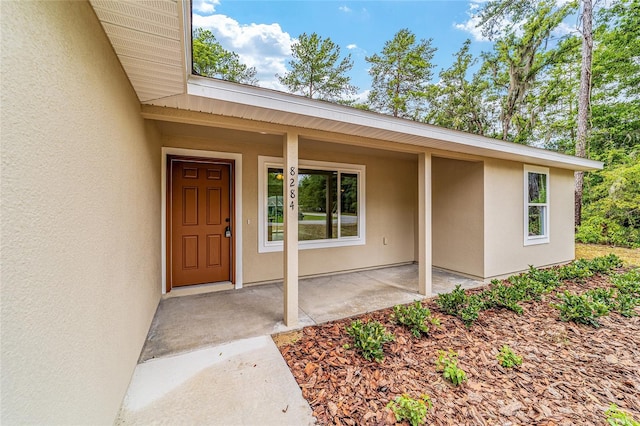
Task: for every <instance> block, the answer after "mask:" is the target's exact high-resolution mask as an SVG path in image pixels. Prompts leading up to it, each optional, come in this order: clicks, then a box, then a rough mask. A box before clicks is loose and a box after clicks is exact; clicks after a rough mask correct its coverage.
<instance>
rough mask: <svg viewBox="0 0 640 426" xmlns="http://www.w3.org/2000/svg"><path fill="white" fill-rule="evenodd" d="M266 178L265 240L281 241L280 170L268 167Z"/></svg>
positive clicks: (282, 214) (281, 197)
mask: <svg viewBox="0 0 640 426" xmlns="http://www.w3.org/2000/svg"><path fill="white" fill-rule="evenodd" d="M267 176H268V177H267V240H268V241H282V239H283V235H284V229H283V227H282V223H283V221H284V211H283V210H282V203H283V195H282V180H283V176H282V169H274V168H271V167H269V169H268V172H267Z"/></svg>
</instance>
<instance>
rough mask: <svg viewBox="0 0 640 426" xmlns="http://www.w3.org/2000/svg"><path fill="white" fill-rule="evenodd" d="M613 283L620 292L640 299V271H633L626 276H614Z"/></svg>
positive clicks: (626, 273) (612, 277)
mask: <svg viewBox="0 0 640 426" xmlns="http://www.w3.org/2000/svg"><path fill="white" fill-rule="evenodd" d="M611 282H613V285H615V286H616V288H617V289H618V292H620V293H625V294H629V295H632V296H634V297H640V269H632V270H630V271H628V272H625V273H624V274H614V275H612V276H611Z"/></svg>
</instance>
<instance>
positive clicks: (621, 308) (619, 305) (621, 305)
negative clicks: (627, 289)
mask: <svg viewBox="0 0 640 426" xmlns="http://www.w3.org/2000/svg"><path fill="white" fill-rule="evenodd" d="M636 306H640V298H636V297H633V296H632V295H630V294H627V293H620V292H618V294H617V296H616V300H615V307H614V308H613V310H614V311H616V312H618V313H619V314H620V315H622V316H623V317H627V318H631V317H634V316H636V315H637V314H636V311H635V307H636Z"/></svg>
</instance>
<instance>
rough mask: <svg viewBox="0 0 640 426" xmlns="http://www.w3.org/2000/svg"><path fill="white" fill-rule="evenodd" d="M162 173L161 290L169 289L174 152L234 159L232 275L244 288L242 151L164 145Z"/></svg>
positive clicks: (163, 292)
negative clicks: (170, 185)
mask: <svg viewBox="0 0 640 426" xmlns="http://www.w3.org/2000/svg"><path fill="white" fill-rule="evenodd" d="M161 153H162V154H161V155H162V157H161V165H160V170H161V173H160V174H161V176H160V188H161V191H160V197H161V201H160V203H161V205H160V215H161V219H160V235H161V241H160V245H161V247H160V259H161V270H162V280H161V286H162V288H161V292H162V294H166V293H167V283H168V279H167V265H168V259H167V207H168V206H167V202H168V200H167V157H168V156H170V155H173V156H183V157H200V158H207V159H211V160H215V159H220V160H233V161H234V163H235V164H234V167H232V170H233V172H232V173H233V176H231V178H232V180H233V188H232V190H233V200H235V206H232V209H233V210H234V223H235V227H234V228H235V229H234V232H233V236H232V238H233V253H232V255H233V259H232V266H231V267H232V271H231V273H232V276H233V277H235V283H234V287H235V288H236V289H240V288H242V283H243V281H242V154H238V153H230V152H219V151H204V150H198V149H185V148H171V147H162V149H161Z"/></svg>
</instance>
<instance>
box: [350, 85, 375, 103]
mask: <svg viewBox="0 0 640 426" xmlns="http://www.w3.org/2000/svg"><path fill="white" fill-rule="evenodd" d="M369 92H371V90H369V89H367V90H365V91H363V92H360V93H357V94H356V95H355V96H354V97H353V100H355V101H356V102H357V103H360V104H366V103H367V101H368V100H369Z"/></svg>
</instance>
